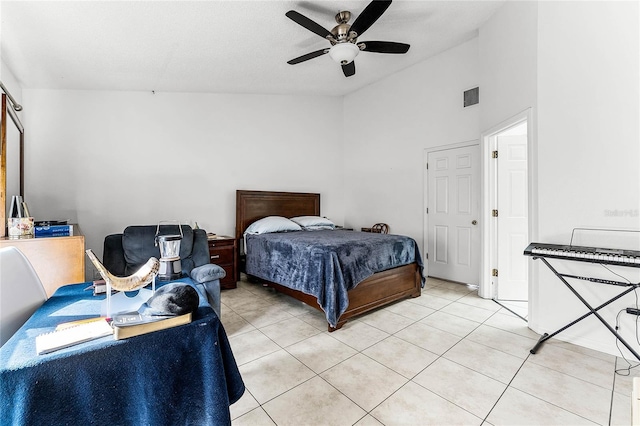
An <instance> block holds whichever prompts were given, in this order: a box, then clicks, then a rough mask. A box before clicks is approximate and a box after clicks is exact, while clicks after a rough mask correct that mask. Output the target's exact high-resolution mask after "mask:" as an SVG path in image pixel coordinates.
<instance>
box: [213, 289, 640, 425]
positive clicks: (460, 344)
mask: <svg viewBox="0 0 640 426" xmlns="http://www.w3.org/2000/svg"><path fill="white" fill-rule="evenodd" d="M222 322H223V324H224V327H225V330H226V332H227V335H228V336H229V341H230V342H231V346H232V348H233V351H234V354H235V357H236V360H237V362H238V365H239V368H240V372H241V374H242V377H243V379H244V381H245V384H246V388H247V391H246V392H245V394H244V396H243V397H242V398H241V399H240V401H238V402H236V403H235V404H233V405H232V406H231V416H232V419H233V425H237V426H240V425H274V424H275V425H295V426H300V425H361V426H365V425H429V424H433V425H496V426H497V425H525V424H526V425H582V424H589V425H593V424H600V425H608V424H611V425H629V424H630V422H631V413H630V406H631V386H632V377H633V375H640V371H636V370H640V368H638V369H634V370H631V376H624V375H620V374H616V373H615V370H616V369H617V368H618V369H620V368H624V367H626V366H627V365H628V364H627V363H626V362H625V361H624V360H623V359H622V358H619V357H615V356H612V355H608V354H603V353H600V352H596V351H592V350H590V349H585V348H582V347H579V346H575V345H571V344H567V343H564V342H561V341H557V340H553V339H552V340H550V341H549V342H547V343H546V344H545V345H544V347H543V348H542V349H541V350H540V351H538V353H537V354H535V355H531V354H530V353H529V349H531V347H533V346H534V344H535V343H536V340H537V339H538V337H539V336H538V335H537V334H536V333H534V332H533V331H531V330H529V329H528V328H527V327H526V323H525V322H524V321H523V320H522V319H520V318H518V317H517V316H515V315H513V314H512V313H510V312H509V311H508V310H506V309H503V308H502V307H501V306H500V305H498V304H496V303H495V302H493V301H490V300H485V299H481V298H479V297H478V296H477V291H476V289H474V288H472V287H468V286H464V285H462V284H456V283H450V282H446V281H441V280H437V279H431V278H430V279H429V280H428V281H427V284H426V286H425V288H424V290H423V292H422V296H421V297H419V298H415V299H410V300H405V301H401V302H398V303H395V304H393V305H391V306H388V307H386V308H382V309H379V310H377V311H374V312H371V313H368V314H365V315H362V316H360V317H358V318H357V319H354V320H351V321H349V322H348V323H347V324H346V325H345V326H344V327H343V328H342V329H341V330H338V331H336V332H333V333H328V332H327V329H326V322H325V320H324V316H323V315H322V314H321V313H320V312H318V311H316V310H315V309H312V308H310V307H308V306H306V305H304V304H302V303H300V302H298V301H296V300H293V299H291V298H290V297H288V296H284V295H281V294H277V293H275V292H274V291H273V290H271V289H268V288H264V287H262V286H261V285H258V284H252V283H249V282H246V281H242V282H240V283H239V285H238V288H237V289H234V290H224V291H223V293H222Z"/></svg>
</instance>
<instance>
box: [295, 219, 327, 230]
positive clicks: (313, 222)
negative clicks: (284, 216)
mask: <svg viewBox="0 0 640 426" xmlns="http://www.w3.org/2000/svg"><path fill="white" fill-rule="evenodd" d="M291 220H292V221H294V222H295V223H297V224H298V225H300V226H302V227H303V228H307V227H314V226H326V227H329V229H333V228H335V227H336V225H335V223H333V222H331V221H330V220H329V219H327V218H326V217H320V216H296V217H292V218H291ZM325 229H326V228H325Z"/></svg>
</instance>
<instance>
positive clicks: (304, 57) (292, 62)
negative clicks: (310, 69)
mask: <svg viewBox="0 0 640 426" xmlns="http://www.w3.org/2000/svg"><path fill="white" fill-rule="evenodd" d="M328 51H329V49H320V50H316V51H315V52H311V53H307V54H306V55H302V56H298V57H297V58H293V59H291V60H290V61H287V63H288V64H290V65H295V64H299V63H300V62H304V61H308V60H309V59H313V58H317V57H318V56H322V55H324V54H325V53H327V52H328Z"/></svg>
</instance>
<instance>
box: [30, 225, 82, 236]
mask: <svg viewBox="0 0 640 426" xmlns="http://www.w3.org/2000/svg"><path fill="white" fill-rule="evenodd" d="M34 235H35V237H36V238H38V237H72V236H73V225H44V226H37V225H36V227H35V228H34Z"/></svg>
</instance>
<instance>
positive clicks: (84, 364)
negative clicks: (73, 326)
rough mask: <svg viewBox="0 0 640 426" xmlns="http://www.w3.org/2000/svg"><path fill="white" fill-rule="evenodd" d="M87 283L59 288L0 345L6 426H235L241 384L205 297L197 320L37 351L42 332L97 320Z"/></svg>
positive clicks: (1, 418) (0, 411)
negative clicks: (231, 411)
mask: <svg viewBox="0 0 640 426" xmlns="http://www.w3.org/2000/svg"><path fill="white" fill-rule="evenodd" d="M89 284H90V283H89ZM89 284H87V283H83V284H73V285H68V286H64V287H61V288H59V289H58V290H57V291H56V292H55V294H54V295H53V296H52V297H51V298H50V299H49V300H47V301H46V302H45V303H44V305H42V307H40V308H39V309H38V310H37V311H36V312H35V313H34V315H33V316H32V317H31V318H30V319H29V320H28V321H27V322H26V323H25V324H24V325H23V326H22V328H20V329H19V330H18V332H17V333H16V334H15V335H14V336H13V337H12V338H11V339H10V340H9V341H7V342H6V343H5V344H4V345H3V346H2V347H1V348H0V404H1V407H0V424H1V425H44V424H47V425H60V424H77V425H80V424H84V425H109V426H114V425H143V424H144V425H187V424H190V425H218V424H231V419H230V414H229V405H230V404H232V403H234V402H236V401H237V400H238V399H239V398H240V397H241V396H242V394H243V393H244V383H243V381H242V378H241V376H240V372H239V371H238V367H237V364H236V362H235V359H234V357H233V354H232V352H231V347H230V346H229V341H228V339H227V336H226V333H225V331H224V328H223V326H222V324H221V322H220V320H219V319H218V317H217V315H216V314H215V313H214V311H213V310H212V309H211V307H210V306H209V305H208V303H207V302H206V298H203V297H202V295H201V297H200V306H199V307H198V310H197V311H196V312H194V313H193V321H192V322H191V323H190V324H187V325H183V326H177V327H173V328H169V329H166V330H161V331H156V332H153V333H149V334H145V335H141V336H136V337H132V338H129V339H125V340H114V339H113V337H112V336H108V337H103V338H100V339H97V340H93V341H90V342H86V343H81V344H79V345H76V346H72V347H69V348H66V349H61V350H58V351H55V352H52V353H50V354H46V355H37V354H36V347H35V339H36V336H38V335H39V334H42V333H47V332H51V331H53V330H54V329H55V327H56V325H58V324H60V323H63V322H68V321H74V320H80V319H84V318H91V317H96V316H99V315H100V306H101V303H102V301H103V300H104V298H105V296H93V293H92V292H91V291H85V290H84V289H85V288H86V287H87V286H88V285H89Z"/></svg>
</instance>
